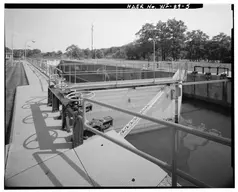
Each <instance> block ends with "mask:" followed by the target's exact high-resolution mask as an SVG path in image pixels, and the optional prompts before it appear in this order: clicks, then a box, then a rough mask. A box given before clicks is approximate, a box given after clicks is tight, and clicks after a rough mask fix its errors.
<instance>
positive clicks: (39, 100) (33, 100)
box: [21, 96, 47, 109]
mask: <svg viewBox="0 0 238 192" xmlns="http://www.w3.org/2000/svg"><path fill="white" fill-rule="evenodd" d="M46 99H47V96H42V97H31V99H30V100H27V101H26V102H25V104H24V105H23V106H22V107H21V108H22V109H30V105H32V104H40V105H46V103H45V102H44V103H43V102H42V101H44V100H46Z"/></svg>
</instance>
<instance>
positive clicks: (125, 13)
mask: <svg viewBox="0 0 238 192" xmlns="http://www.w3.org/2000/svg"><path fill="white" fill-rule="evenodd" d="M172 18H175V19H177V20H182V21H184V22H185V25H187V27H188V31H191V30H196V29H200V30H202V31H203V32H205V33H206V34H207V35H209V37H210V38H211V37H212V36H215V35H217V34H219V33H220V32H224V33H226V34H227V35H230V32H231V28H232V25H233V18H232V11H231V6H230V5H228V4H218V5H216V4H213V5H208V4H207V5H204V8H202V9H193V10H192V9H190V10H160V9H156V10H131V9H130V10H128V9H124V10H122V9H121V10H112V9H111V10H110V9H108V10H106V9H98V10H97V9H95V10H93V9H92V10H89V9H88V10H87V9H81V10H80V9H78V10H77V9H75V10H67V9H65V10H63V9H61V10H60V9H59V10H57V9H48V10H37V9H35V10H21V9H17V10H7V9H5V37H6V41H5V43H6V45H7V46H8V47H9V48H11V47H12V44H11V41H12V34H14V36H13V37H14V38H13V42H14V43H13V44H14V48H24V47H25V43H26V41H28V40H31V39H34V40H35V41H36V42H35V43H34V44H33V43H29V45H30V46H31V47H32V48H39V49H41V50H42V51H43V52H46V51H53V50H55V51H56V50H61V51H63V52H64V51H65V49H66V47H67V46H69V45H71V44H76V45H78V46H79V47H80V48H84V49H85V48H90V49H91V24H92V23H93V24H94V48H97V49H99V48H109V47H112V46H121V45H124V44H127V43H130V42H132V41H133V40H135V39H136V36H135V33H136V32H138V31H139V30H140V28H141V27H142V25H143V24H145V23H147V22H149V23H157V22H158V21H159V20H161V21H167V20H168V19H172Z"/></svg>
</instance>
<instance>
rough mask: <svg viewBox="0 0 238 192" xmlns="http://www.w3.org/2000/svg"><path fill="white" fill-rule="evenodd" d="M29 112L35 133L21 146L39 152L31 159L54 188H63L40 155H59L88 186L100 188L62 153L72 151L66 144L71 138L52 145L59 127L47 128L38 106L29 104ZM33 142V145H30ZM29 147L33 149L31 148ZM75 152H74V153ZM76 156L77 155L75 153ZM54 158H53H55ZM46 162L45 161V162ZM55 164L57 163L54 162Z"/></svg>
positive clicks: (69, 144)
mask: <svg viewBox="0 0 238 192" xmlns="http://www.w3.org/2000/svg"><path fill="white" fill-rule="evenodd" d="M30 108H31V111H32V117H33V122H34V125H35V130H36V133H35V134H33V135H31V136H30V137H28V138H27V139H26V140H25V141H24V143H23V146H24V147H25V148H26V149H37V148H39V152H35V153H34V154H33V157H34V158H35V160H36V161H37V163H38V164H39V166H40V167H41V169H42V170H43V171H44V173H45V174H46V175H47V177H48V178H49V179H50V181H51V182H52V183H53V184H54V185H55V186H59V187H61V186H63V184H62V183H61V182H60V181H59V180H58V179H57V177H56V176H55V175H54V174H53V173H52V172H51V171H50V169H49V168H48V167H47V166H46V164H45V163H44V160H42V159H41V158H40V156H39V155H41V154H55V156H57V155H60V156H61V157H62V158H63V159H64V160H65V161H66V162H67V163H68V164H69V165H70V166H71V167H72V168H73V169H74V170H75V171H76V172H77V173H78V174H79V175H80V176H81V177H83V178H84V179H85V180H86V181H87V182H88V183H89V184H90V185H92V186H100V185H99V184H98V183H97V182H96V181H94V180H93V179H92V178H91V177H90V176H89V175H87V171H86V170H82V169H81V168H80V167H78V165H76V164H75V163H74V162H73V161H72V160H71V159H69V158H68V157H67V156H66V155H65V154H64V152H66V151H68V150H70V149H72V143H71V142H68V141H70V138H69V137H71V136H68V137H64V139H65V141H66V142H65V143H54V140H56V139H57V138H60V137H58V133H57V131H56V130H61V127H60V126H53V127H47V126H46V123H45V120H44V119H45V118H44V117H43V115H42V111H41V110H40V108H39V104H31V105H30ZM32 142H35V143H32ZM31 145H32V146H33V147H31ZM58 149H68V150H66V151H63V152H62V151H58ZM41 150H47V151H41ZM74 152H75V151H74ZM75 155H76V156H77V154H76V153H75ZM55 156H54V157H55ZM77 158H78V160H79V163H80V164H82V163H81V160H80V159H79V157H78V156H77ZM46 161H47V160H46ZM56 163H57V162H56Z"/></svg>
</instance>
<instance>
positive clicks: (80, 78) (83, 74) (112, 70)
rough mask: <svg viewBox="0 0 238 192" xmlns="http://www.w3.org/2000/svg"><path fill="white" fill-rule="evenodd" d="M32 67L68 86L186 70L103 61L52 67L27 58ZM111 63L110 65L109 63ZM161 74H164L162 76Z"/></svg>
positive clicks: (164, 74) (168, 74) (147, 77)
mask: <svg viewBox="0 0 238 192" xmlns="http://www.w3.org/2000/svg"><path fill="white" fill-rule="evenodd" d="M27 60H28V61H30V62H31V64H32V65H34V66H35V67H37V68H38V69H40V70H41V71H42V72H43V73H44V74H46V75H47V76H48V77H49V78H51V75H53V76H54V75H55V74H58V76H59V77H60V78H61V79H64V82H65V83H67V84H68V85H73V84H78V83H82V82H98V81H116V82H120V81H124V80H138V79H153V80H154V81H155V79H156V78H163V77H172V76H173V74H174V73H175V72H176V71H177V70H178V69H187V64H186V63H185V64H180V65H177V64H173V63H169V65H168V64H167V63H166V64H165V65H164V66H162V64H161V65H160V64H158V63H156V64H154V63H149V62H148V64H146V65H145V64H140V63H136V62H133V63H124V62H123V63H122V62H115V61H110V60H109V61H105V62H102V63H101V62H97V63H95V62H94V63H93V62H92V61H72V62H69V63H65V64H61V65H59V66H52V65H50V64H49V63H48V61H47V60H45V59H36V58H27ZM111 62H112V63H111ZM162 72H164V73H163V74H162Z"/></svg>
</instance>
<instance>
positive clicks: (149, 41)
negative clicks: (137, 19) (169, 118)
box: [14, 18, 232, 63]
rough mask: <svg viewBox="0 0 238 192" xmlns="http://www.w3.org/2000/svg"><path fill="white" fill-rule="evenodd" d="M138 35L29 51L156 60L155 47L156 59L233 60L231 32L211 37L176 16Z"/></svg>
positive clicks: (58, 55) (18, 52) (31, 53)
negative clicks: (105, 43)
mask: <svg viewBox="0 0 238 192" xmlns="http://www.w3.org/2000/svg"><path fill="white" fill-rule="evenodd" d="M135 35H136V37H137V38H136V40H135V41H133V42H131V43H129V44H127V45H123V46H120V47H110V48H103V49H94V50H90V49H80V48H79V47H78V46H77V45H74V44H73V45H70V46H68V47H67V48H66V50H65V52H64V53H63V52H62V51H60V50H59V51H57V52H55V51H52V52H46V53H42V52H41V51H40V50H39V49H34V50H27V51H26V55H27V57H31V56H39V55H40V56H43V57H46V58H47V57H54V58H65V59H66V58H70V59H88V58H113V59H128V60H148V61H153V59H154V50H155V60H156V61H166V60H173V61H177V60H179V59H188V60H190V61H201V60H205V61H208V62H214V61H220V62H222V63H231V60H232V58H231V37H230V36H228V35H226V34H224V33H219V34H218V35H216V36H214V37H212V38H209V36H208V35H207V34H206V33H204V32H203V31H201V30H192V31H187V26H186V25H185V23H184V22H183V21H181V20H176V19H175V18H174V19H168V20H167V21H166V22H163V21H158V22H157V24H155V25H154V24H152V23H146V24H144V25H143V26H142V27H141V29H140V30H139V31H138V32H137V33H136V34H135ZM22 53H24V52H22V50H14V55H15V54H16V55H21V54H22Z"/></svg>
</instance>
